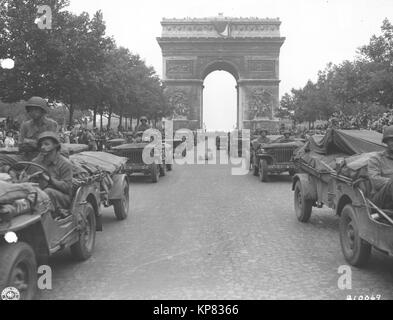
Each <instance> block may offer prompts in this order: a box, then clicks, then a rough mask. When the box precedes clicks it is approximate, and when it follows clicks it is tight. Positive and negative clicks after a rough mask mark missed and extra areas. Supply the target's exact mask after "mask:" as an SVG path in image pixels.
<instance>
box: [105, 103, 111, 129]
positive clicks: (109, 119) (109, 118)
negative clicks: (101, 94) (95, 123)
mask: <svg viewBox="0 0 393 320" xmlns="http://www.w3.org/2000/svg"><path fill="white" fill-rule="evenodd" d="M111 120H112V108H111V109H110V110H109V114H108V124H107V126H106V128H107V129H108V130H109V129H110V128H111Z"/></svg>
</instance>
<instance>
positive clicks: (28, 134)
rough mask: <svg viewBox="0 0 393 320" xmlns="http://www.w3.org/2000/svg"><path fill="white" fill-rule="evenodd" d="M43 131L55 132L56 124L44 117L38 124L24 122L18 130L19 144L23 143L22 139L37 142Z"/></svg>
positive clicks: (29, 121)
mask: <svg viewBox="0 0 393 320" xmlns="http://www.w3.org/2000/svg"><path fill="white" fill-rule="evenodd" d="M45 131H51V132H57V122H56V121H55V120H52V119H49V118H46V117H44V118H43V119H42V120H41V122H40V123H38V124H37V123H35V122H34V121H33V120H28V121H25V122H23V123H22V126H21V129H20V136H19V143H20V144H21V143H23V140H24V139H34V140H37V139H38V136H39V135H40V134H41V133H43V132H45Z"/></svg>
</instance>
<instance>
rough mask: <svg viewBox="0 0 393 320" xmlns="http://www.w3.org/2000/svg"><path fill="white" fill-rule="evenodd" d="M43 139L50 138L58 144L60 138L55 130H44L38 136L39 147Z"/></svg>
mask: <svg viewBox="0 0 393 320" xmlns="http://www.w3.org/2000/svg"><path fill="white" fill-rule="evenodd" d="M44 139H52V140H53V141H55V142H56V143H57V144H58V145H59V146H60V138H59V136H58V135H57V133H56V132H53V131H45V132H43V133H41V134H40V135H39V136H38V142H37V145H38V147H40V145H41V142H42V140H44Z"/></svg>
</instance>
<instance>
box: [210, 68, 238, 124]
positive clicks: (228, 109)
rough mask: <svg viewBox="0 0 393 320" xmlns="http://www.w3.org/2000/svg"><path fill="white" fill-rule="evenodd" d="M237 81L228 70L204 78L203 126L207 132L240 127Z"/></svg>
mask: <svg viewBox="0 0 393 320" xmlns="http://www.w3.org/2000/svg"><path fill="white" fill-rule="evenodd" d="M237 114H238V93H237V81H236V78H235V77H234V76H233V74H232V73H230V72H228V71H227V70H225V71H224V70H221V71H219V70H215V71H211V72H209V74H208V75H207V76H206V77H205V78H204V90H203V124H204V128H206V130H207V131H225V132H227V131H231V130H233V129H235V128H236V127H237V126H238V115H237Z"/></svg>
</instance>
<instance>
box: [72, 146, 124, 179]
mask: <svg viewBox="0 0 393 320" xmlns="http://www.w3.org/2000/svg"><path fill="white" fill-rule="evenodd" d="M69 159H70V161H71V163H72V164H73V165H74V167H75V166H76V167H78V168H81V167H82V168H84V169H87V170H88V171H90V173H94V168H95V169H96V170H95V171H105V172H107V173H109V174H113V173H115V172H117V171H119V170H120V169H121V168H122V166H124V165H125V164H126V162H127V160H128V159H127V158H124V157H118V156H116V155H114V154H111V153H107V152H99V151H86V152H81V153H77V154H74V155H71V156H70V158H69ZM74 171H75V169H74Z"/></svg>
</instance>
